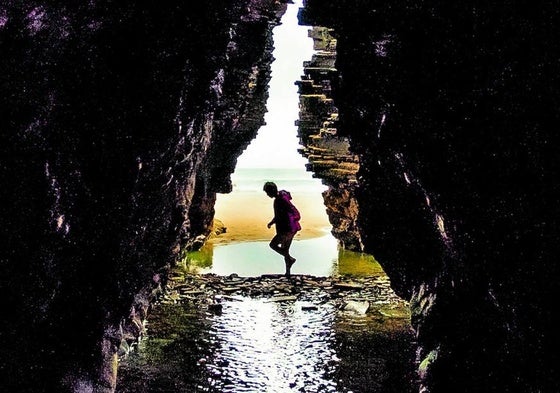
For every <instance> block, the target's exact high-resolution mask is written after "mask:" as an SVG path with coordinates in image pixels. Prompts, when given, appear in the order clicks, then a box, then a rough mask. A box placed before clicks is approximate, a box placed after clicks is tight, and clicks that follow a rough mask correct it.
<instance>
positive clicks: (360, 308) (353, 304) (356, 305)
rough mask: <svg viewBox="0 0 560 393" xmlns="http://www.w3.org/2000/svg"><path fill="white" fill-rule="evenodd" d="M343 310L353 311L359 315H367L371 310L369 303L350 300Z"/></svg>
mask: <svg viewBox="0 0 560 393" xmlns="http://www.w3.org/2000/svg"><path fill="white" fill-rule="evenodd" d="M342 309H343V310H344V311H353V312H355V313H357V314H360V315H363V314H365V313H367V311H368V309H369V302H368V301H356V300H350V301H348V302H346V303H345V304H344V307H343V308H342Z"/></svg>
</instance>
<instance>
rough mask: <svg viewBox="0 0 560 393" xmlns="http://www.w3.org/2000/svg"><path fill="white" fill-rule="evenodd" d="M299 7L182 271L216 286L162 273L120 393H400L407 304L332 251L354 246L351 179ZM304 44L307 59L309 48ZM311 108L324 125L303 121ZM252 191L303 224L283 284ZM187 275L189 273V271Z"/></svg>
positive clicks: (266, 213)
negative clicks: (276, 197)
mask: <svg viewBox="0 0 560 393" xmlns="http://www.w3.org/2000/svg"><path fill="white" fill-rule="evenodd" d="M300 6H301V0H300V1H296V3H295V4H290V5H289V6H288V10H287V12H286V14H285V15H284V17H283V19H282V24H281V25H280V26H278V27H276V28H275V30H274V41H275V51H274V57H275V58H276V60H275V62H274V63H273V64H272V80H271V82H270V90H269V100H268V114H267V115H266V118H265V120H266V123H267V125H266V126H265V127H262V128H261V130H260V131H259V134H258V136H257V138H256V139H255V140H254V141H253V143H252V144H251V145H250V146H249V148H248V149H247V150H246V152H245V153H244V154H243V155H242V156H241V157H240V159H239V162H238V164H239V165H238V166H237V168H236V171H235V173H234V174H233V176H232V181H233V192H232V193H230V194H225V195H219V196H218V201H217V204H216V218H217V219H220V220H221V221H223V224H224V225H225V226H226V227H227V232H225V233H223V234H221V235H219V236H217V237H214V238H213V239H211V240H210V241H208V242H207V244H206V245H205V246H203V248H202V249H201V250H199V251H194V252H191V253H190V255H189V257H188V258H187V261H190V263H191V264H192V262H194V263H196V264H197V266H198V272H199V273H206V272H208V273H216V274H184V273H185V271H184V270H183V269H184V268H185V267H184V266H179V267H178V268H177V269H176V270H175V272H174V274H173V275H172V279H171V280H170V283H169V284H168V288H167V293H166V295H165V297H164V298H163V300H162V302H161V303H160V304H159V305H158V307H157V308H156V309H154V310H153V312H152V314H151V319H150V320H149V321H148V326H149V328H148V330H149V331H150V329H151V334H148V337H147V339H145V340H143V341H142V342H141V344H140V345H139V348H138V351H136V352H135V353H133V355H132V356H131V358H130V359H128V360H127V362H126V364H124V365H123V367H121V371H120V378H121V383H120V385H121V386H122V388H121V390H120V393H128V392H129V391H130V392H132V391H134V392H136V391H139V390H146V389H145V386H151V387H152V386H153V387H157V389H161V390H156V389H154V390H153V391H163V389H164V388H168V387H169V388H168V389H167V390H166V391H220V392H246V391H251V392H292V391H300V392H302V391H303V392H318V391H320V392H348V391H370V390H371V389H376V390H379V391H381V390H382V391H386V392H399V393H408V392H412V391H413V387H412V384H411V383H410V380H409V379H408V376H409V375H411V373H412V370H413V360H414V356H415V353H414V350H413V345H412V343H413V341H412V335H411V331H410V325H409V321H408V319H409V313H408V308H407V305H406V304H405V302H403V301H402V299H399V298H397V297H396V295H395V294H394V292H393V291H392V290H391V289H390V283H389V279H388V277H387V276H386V275H385V273H384V272H383V270H382V269H381V267H380V266H379V264H378V263H377V262H376V261H375V260H374V259H373V257H372V256H369V255H365V254H362V253H360V252H352V251H348V250H346V249H345V248H344V247H341V246H340V245H339V244H341V243H344V244H345V245H347V246H348V245H352V244H353V243H352V237H351V236H348V235H346V234H344V233H341V231H343V230H344V229H346V228H352V225H351V224H352V221H353V218H352V217H345V216H348V215H349V214H348V213H350V212H351V211H352V208H351V207H352V203H351V202H350V200H349V198H346V197H347V196H348V197H351V196H352V192H351V190H352V187H353V186H355V183H354V182H355V172H356V170H357V168H356V164H355V162H354V161H353V158H352V157H351V155H350V154H349V153H348V143H347V141H345V140H342V139H340V138H338V137H337V136H336V133H334V132H333V130H332V127H331V125H332V122H334V121H335V120H336V110H335V109H336V108H334V106H333V104H332V99H331V98H330V95H329V92H328V90H329V84H328V82H321V83H316V80H317V79H318V78H321V77H326V78H328V77H329V73H331V72H332V61H333V59H332V58H331V57H330V56H331V55H330V54H329V53H327V52H328V51H327V50H326V49H329V48H327V46H328V45H329V44H330V42H331V39H330V38H328V37H329V36H328V32H327V31H324V30H320V29H319V30H317V29H315V28H314V29H313V30H312V32H311V34H310V35H311V36H313V37H314V42H313V41H312V40H311V39H310V38H309V37H308V30H309V27H301V26H298V22H297V11H298V8H299V7H300ZM317 44H319V45H322V46H321V49H322V50H321V51H320V52H319V53H316V52H315V51H314V49H313V48H314V47H315V48H317ZM331 46H332V45H331ZM331 49H332V48H331ZM312 56H313V57H314V59H313V60H310V59H311V58H312ZM304 62H305V68H306V69H305V71H304V76H303V77H302V64H303V63H304ZM319 63H320V64H319ZM299 78H301V80H299V82H298V83H296V84H297V85H298V87H296V86H295V85H294V82H295V81H296V80H298V79H299ZM321 89H325V90H326V91H321ZM298 103H299V105H298ZM317 107H319V108H320V109H321V110H320V112H321V113H322V114H323V115H325V116H326V119H324V118H321V117H318V116H315V115H313V111H312V108H317ZM298 118H299V120H298ZM296 123H297V124H296ZM317 123H320V124H319V125H317ZM298 134H299V138H298ZM300 138H301V142H303V143H302V146H300ZM301 153H303V155H302V154H301ZM334 153H337V154H334ZM336 157H342V160H341V162H342V163H340V162H337V160H336ZM308 169H311V170H313V172H314V173H315V174H316V175H317V176H319V174H320V176H321V179H322V180H323V181H321V180H319V179H318V178H315V177H313V175H312V173H311V172H309V171H308ZM265 181H274V182H275V183H276V184H277V185H278V186H279V188H280V189H286V190H288V191H290V192H291V194H292V197H293V201H294V203H295V204H296V206H297V207H298V208H299V210H300V211H301V213H302V221H301V225H302V227H303V229H302V231H301V232H300V233H299V234H298V236H297V237H296V238H295V239H294V242H293V244H292V247H291V254H292V255H293V256H294V257H296V258H297V262H296V263H295V265H294V266H293V267H292V274H293V276H292V279H287V278H284V277H276V276H274V274H280V275H281V274H282V273H284V262H283V258H282V257H281V256H279V255H277V254H276V253H274V252H273V251H272V250H270V249H269V247H268V242H269V240H270V238H271V237H272V236H273V234H274V228H271V229H267V227H266V224H267V223H268V222H269V221H270V219H271V217H272V200H271V199H270V198H268V197H267V196H266V195H265V193H264V192H263V190H262V187H263V184H264V182H265ZM353 181H354V182H353ZM322 193H325V199H327V200H329V201H330V203H331V206H330V207H329V206H325V203H324V200H323V196H322ZM333 204H335V205H336V206H333ZM327 205H328V204H327ZM327 209H330V211H329V214H330V215H331V220H330V221H329V217H327V213H326V210H327ZM344 209H346V210H344ZM354 213H357V211H354ZM337 214H338V216H337ZM333 217H335V219H334V220H333ZM344 219H346V220H347V221H343V220H344ZM331 221H335V222H336V224H337V225H335V228H333V226H331ZM337 230H338V231H339V232H338V233H337V232H336V231H337ZM332 232H335V233H337V237H336V238H335V236H333V234H332ZM354 245H355V244H354ZM186 267H187V268H188V269H186V273H191V267H192V266H186ZM233 273H235V274H233ZM345 273H351V274H352V275H351V276H348V277H347V276H346V274H345ZM267 274H273V276H272V277H271V276H266V275H267ZM145 365H149V367H146V366H145ZM139 386H140V387H141V388H138V387H139ZM162 386H163V387H162Z"/></svg>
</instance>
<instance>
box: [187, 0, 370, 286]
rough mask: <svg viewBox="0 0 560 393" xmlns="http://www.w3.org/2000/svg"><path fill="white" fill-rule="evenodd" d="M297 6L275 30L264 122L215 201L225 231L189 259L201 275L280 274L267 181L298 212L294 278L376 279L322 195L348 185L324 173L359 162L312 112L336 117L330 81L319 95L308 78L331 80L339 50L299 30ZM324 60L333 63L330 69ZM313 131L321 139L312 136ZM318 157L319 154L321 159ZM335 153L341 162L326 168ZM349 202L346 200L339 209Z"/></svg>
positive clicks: (321, 33) (317, 33) (321, 34)
mask: <svg viewBox="0 0 560 393" xmlns="http://www.w3.org/2000/svg"><path fill="white" fill-rule="evenodd" d="M298 3H299V4H297V3H296V4H291V5H289V6H288V9H287V11H286V13H285V14H284V16H283V18H282V23H281V25H279V26H277V27H275V28H274V32H273V39H274V52H273V56H274V59H275V60H274V62H273V63H272V67H271V68H272V73H271V80H270V83H269V98H268V101H267V113H266V115H265V123H266V124H265V125H264V126H263V127H261V129H260V130H259V132H258V135H257V137H256V138H255V139H254V140H253V141H252V142H251V144H250V145H249V147H248V148H247V149H246V150H245V152H244V153H243V154H242V155H241V156H240V157H239V159H238V162H237V166H236V169H235V172H234V173H233V175H232V183H233V191H232V192H231V193H229V194H218V197H217V202H216V205H215V210H216V213H215V218H216V219H217V220H218V221H219V222H220V225H222V224H223V226H224V227H225V228H226V232H225V233H222V234H221V235H219V236H217V237H215V238H213V239H210V240H209V241H208V242H207V243H206V244H205V246H204V247H202V249H201V250H199V251H197V252H193V253H191V255H190V258H189V261H190V262H191V263H192V265H193V267H195V270H196V271H197V272H199V273H215V274H219V275H230V274H233V273H235V274H238V275H240V276H245V277H247V276H260V275H262V274H282V273H284V270H285V266H284V261H283V258H282V257H281V256H279V255H278V254H276V253H274V252H273V251H272V250H270V248H269V246H268V242H269V241H270V239H271V238H272V237H273V236H274V233H275V232H274V231H275V229H274V228H271V229H268V228H267V227H266V224H267V223H268V222H269V221H270V219H271V218H272V215H273V211H272V200H271V199H269V198H268V197H267V196H266V195H265V193H264V192H263V190H262V187H263V184H264V183H265V182H266V181H273V182H275V183H276V184H277V185H278V188H279V189H280V190H282V189H284V190H287V191H289V192H290V193H291V195H292V197H293V202H294V204H295V205H296V206H297V207H298V209H299V210H300V212H301V214H302V219H301V226H302V230H301V231H300V232H298V233H297V235H296V236H295V238H294V241H293V243H292V246H291V254H292V255H293V256H294V257H296V258H297V262H296V263H295V264H294V266H293V267H292V274H309V275H314V276H333V275H337V274H340V273H342V274H344V273H362V274H364V273H365V274H367V273H369V274H374V273H376V272H378V271H379V270H381V268H380V267H379V265H378V264H377V262H376V261H375V260H374V259H373V257H372V256H369V255H365V254H363V253H360V252H353V251H350V250H349V249H348V248H347V247H342V246H341V245H340V242H339V239H337V238H335V237H334V236H333V227H332V225H331V222H330V221H329V217H328V216H327V212H326V207H325V203H324V200H323V196H322V194H323V193H327V195H332V193H331V191H329V187H328V186H327V185H325V184H328V185H329V186H334V188H336V189H339V188H340V184H339V183H341V182H342V183H345V184H346V185H348V183H349V179H348V178H347V177H344V176H343V177H342V178H341V177H340V176H337V177H336V178H335V179H333V178H332V177H331V176H329V172H328V169H331V170H332V169H334V171H337V173H341V171H342V172H344V171H345V170H347V169H348V166H349V165H350V166H352V165H354V166H353V167H352V169H354V170H355V171H357V163H355V164H353V163H352V159H351V154H350V153H348V149H349V146H348V142H347V141H346V140H342V139H340V138H338V139H337V137H336V136H334V135H332V129H330V130H322V131H321V130H320V129H321V127H322V126H323V123H325V124H327V126H328V124H329V123H328V121H327V122H325V121H324V120H325V119H322V118H321V117H320V116H317V114H316V113H312V112H313V111H314V110H316V108H317V106H320V107H321V108H322V111H323V109H326V111H323V112H324V113H321V115H324V116H326V117H327V120H329V119H331V120H332V118H333V117H336V108H335V107H334V105H333V104H332V98H330V89H329V86H328V83H326V82H319V83H320V84H321V86H323V87H325V88H326V89H327V90H328V91H322V92H320V94H318V92H316V91H313V86H310V85H309V82H310V77H311V75H313V76H314V77H315V78H316V79H318V78H321V79H322V78H325V79H326V78H328V77H329V76H331V75H330V74H329V73H330V72H331V71H332V70H333V69H334V68H333V67H334V58H335V49H336V48H335V46H334V45H332V41H333V39H332V37H328V34H327V32H326V30H324V29H323V30H316V29H313V30H310V27H309V26H301V25H299V24H298V15H297V13H298V10H299V7H300V6H301V1H300V2H298ZM328 50H330V52H329V51H328ZM312 58H313V60H311V59H312ZM327 59H328V60H327ZM329 60H330V61H331V62H332V64H328V63H329ZM304 66H305V67H306V68H305V70H303V67H304ZM302 71H304V72H302ZM304 73H305V75H302V74H304ZM315 88H317V86H316V87H315ZM310 89H311V90H310ZM304 118H307V119H308V120H307V121H304V120H303V119H304ZM315 123H320V124H315ZM317 130H319V131H317ZM315 132H316V133H317V134H318V135H312V134H313V133H315ZM325 132H326V133H327V137H326V138H324V134H325ZM319 134H321V135H319ZM312 141H316V142H312ZM302 143H303V145H302ZM317 151H321V152H323V154H319V155H318V154H316V153H317ZM325 151H327V154H325V153H324V152H325ZM337 155H338V156H339V157H340V158H341V162H336V161H333V160H331V161H330V162H326V160H329V157H331V156H337ZM326 156H327V158H326V160H325V157H326ZM349 157H350V159H349ZM317 161H320V162H319V163H318V162H317ZM354 161H356V162H357V158H354ZM325 164H326V165H325ZM329 164H330V166H329ZM333 166H334V168H333ZM319 167H320V168H321V169H322V170H323V172H322V173H323V175H324V176H322V180H321V179H319V178H317V177H314V175H313V172H311V171H310V170H314V171H316V169H317V168H319ZM325 168H327V170H325ZM349 173H350V172H349ZM352 175H355V172H354V173H352V174H351V175H350V176H352ZM353 180H354V181H355V177H354V179H353ZM347 195H348V194H342V195H338V196H337V198H338V199H337V201H334V199H336V198H331V200H332V202H331V203H335V204H336V203H338V202H340V199H344V198H345V197H346V196H347ZM346 204H347V201H344V202H342V203H341V205H346ZM337 209H338V208H337ZM332 210H333V209H331V211H332ZM355 213H357V212H355ZM333 214H338V213H333ZM331 215H332V214H331ZM333 220H334V221H336V222H339V223H340V215H339V216H337V217H331V221H333ZM347 220H348V219H347ZM349 220H352V219H351V218H350V219H349ZM343 226H345V227H346V228H347V227H349V225H347V224H343ZM335 232H336V229H335ZM338 237H339V236H338ZM339 238H340V237H339ZM355 249H356V248H354V250H355Z"/></svg>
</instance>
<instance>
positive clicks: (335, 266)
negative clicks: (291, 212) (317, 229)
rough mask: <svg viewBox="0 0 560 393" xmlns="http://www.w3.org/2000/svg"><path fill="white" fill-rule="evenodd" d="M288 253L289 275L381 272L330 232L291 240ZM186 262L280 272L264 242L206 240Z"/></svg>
mask: <svg viewBox="0 0 560 393" xmlns="http://www.w3.org/2000/svg"><path fill="white" fill-rule="evenodd" d="M291 254H292V255H293V256H294V257H296V258H297V262H296V263H295V264H294V266H293V267H292V274H308V275H313V276H324V277H326V276H335V275H338V274H352V275H380V274H384V272H383V269H382V268H381V266H380V265H379V264H378V263H377V261H375V259H374V258H373V256H371V255H368V254H363V253H357V252H353V251H349V250H344V249H342V248H339V247H338V244H337V240H336V239H334V238H333V237H332V236H330V235H329V236H323V237H318V238H313V239H305V240H295V241H294V242H293V243H292V247H291ZM187 263H188V264H189V268H190V269H191V271H193V272H196V273H215V274H218V275H222V276H227V275H230V274H232V273H236V274H238V275H239V276H242V277H252V276H260V275H263V274H283V273H284V262H283V259H282V257H280V256H279V255H277V254H276V253H274V252H273V251H272V250H271V249H270V248H269V246H268V241H252V242H240V243H231V244H212V242H210V243H207V244H206V245H204V247H202V249H200V250H199V251H195V252H191V253H189V254H188V259H187Z"/></svg>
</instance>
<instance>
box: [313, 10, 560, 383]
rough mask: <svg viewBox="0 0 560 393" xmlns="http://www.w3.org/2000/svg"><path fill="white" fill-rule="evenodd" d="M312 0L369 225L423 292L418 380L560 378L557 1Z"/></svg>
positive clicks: (416, 305)
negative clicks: (327, 34)
mask: <svg viewBox="0 0 560 393" xmlns="http://www.w3.org/2000/svg"><path fill="white" fill-rule="evenodd" d="M306 3H307V4H306V8H305V11H304V12H303V14H302V22H303V24H306V25H316V26H326V27H329V28H331V29H334V32H335V36H336V38H337V55H336V69H337V71H338V77H337V83H336V89H333V91H334V92H333V98H334V104H335V105H336V107H337V108H338V113H339V119H338V123H337V129H338V131H339V132H342V133H343V134H344V135H348V136H349V138H350V140H351V146H352V149H353V150H354V151H355V152H357V154H359V156H360V171H359V173H358V182H359V185H360V186H359V191H358V193H357V198H358V203H359V206H360V210H359V219H358V222H359V228H360V233H361V239H362V242H363V244H364V246H365V250H366V251H368V252H371V253H373V254H374V255H375V257H376V259H377V260H378V261H379V262H380V264H381V265H382V266H383V268H384V270H385V271H386V272H387V274H388V275H389V276H390V278H391V283H392V285H393V287H394V289H395V290H396V291H397V292H398V293H399V294H400V295H401V296H403V297H404V298H406V299H410V300H411V307H412V322H413V325H414V327H415V330H416V334H417V339H418V344H419V351H418V361H419V363H420V366H419V377H420V391H422V392H432V393H435V392H475V391H476V392H520V391H534V392H553V391H558V390H559V385H560V384H559V382H558V380H557V375H558V364H560V362H558V361H557V360H558V350H557V348H558V347H559V346H558V339H557V337H558V335H557V334H555V333H554V334H552V333H551V327H552V326H554V322H553V321H554V311H553V310H552V309H551V308H550V306H549V304H550V301H549V298H550V297H551V296H552V295H553V294H554V293H556V290H555V288H556V287H557V284H556V281H557V278H558V263H557V255H558V244H560V243H558V241H557V240H556V238H557V237H558V233H560V232H559V229H560V228H559V223H560V212H559V209H558V200H559V197H560V195H559V194H560V193H559V190H560V188H559V187H558V178H559V175H560V165H559V161H558V159H557V157H559V156H560V143H559V140H558V135H559V134H558V129H559V128H560V116H559V110H558V105H557V103H558V102H559V101H560V90H558V89H557V88H556V87H555V86H557V85H558V78H559V75H560V63H558V61H557V60H558V57H559V55H560V43H559V41H558V40H557V39H556V37H557V36H558V26H560V12H559V11H558V9H557V7H556V6H555V4H554V3H553V2H547V1H540V2H538V4H533V3H532V4H531V7H528V6H524V5H523V4H521V3H516V4H512V3H511V2H507V3H506V2H490V3H485V4H482V3H480V2H473V1H463V2H460V3H449V2H437V1H429V2H422V3H414V4H413V3H411V2H404V1H398V2H385V3H384V2H379V1H374V2H368V3H367V4H366V3H365V2H349V1H319V0H307V2H306Z"/></svg>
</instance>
